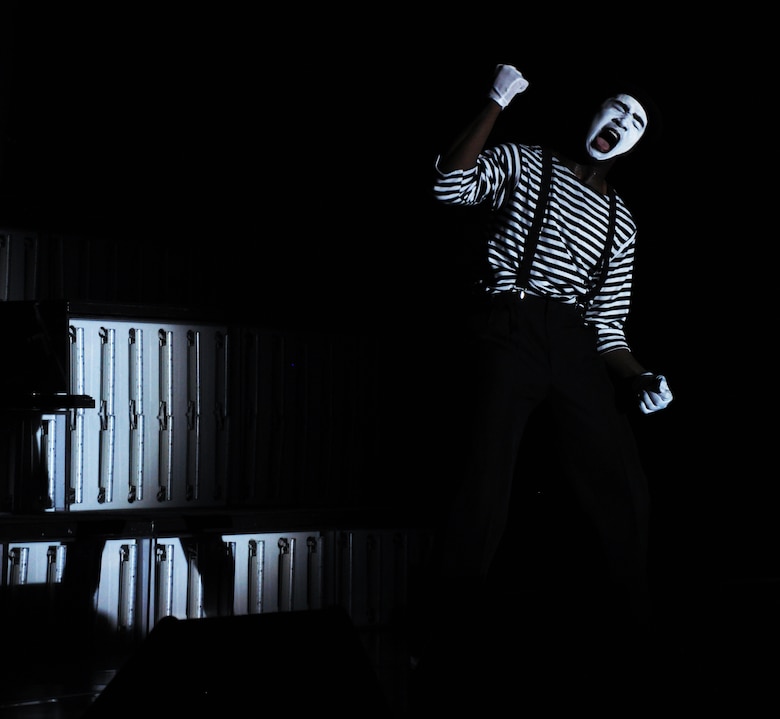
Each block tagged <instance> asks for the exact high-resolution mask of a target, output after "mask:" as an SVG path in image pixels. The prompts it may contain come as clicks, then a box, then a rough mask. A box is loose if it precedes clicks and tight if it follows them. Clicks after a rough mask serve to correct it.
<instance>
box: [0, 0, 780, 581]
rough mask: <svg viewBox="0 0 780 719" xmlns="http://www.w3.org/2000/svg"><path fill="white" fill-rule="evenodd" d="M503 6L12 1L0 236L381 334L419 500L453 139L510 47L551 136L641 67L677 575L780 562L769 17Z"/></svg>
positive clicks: (454, 262) (649, 309) (645, 229)
mask: <svg viewBox="0 0 780 719" xmlns="http://www.w3.org/2000/svg"><path fill="white" fill-rule="evenodd" d="M500 5H501V6H499V7H493V6H491V4H490V3H479V4H478V6H476V7H474V8H465V9H462V10H458V11H457V14H456V11H455V10H453V7H452V6H451V5H450V4H445V3H441V4H438V5H433V6H426V9H425V11H424V12H423V9H422V8H421V7H420V6H412V7H404V6H401V5H397V4H395V5H390V4H388V5H386V6H375V7H372V8H370V9H369V8H368V7H366V8H361V7H357V8H351V9H346V8H344V9H342V8H339V7H335V6H330V5H327V6H314V7H313V8H311V7H307V6H296V7H294V8H291V9H287V10H285V9H281V10H280V9H278V8H276V9H274V11H273V12H271V11H266V10H262V9H259V8H260V6H253V5H251V4H241V5H239V4H237V3H235V4H224V3H221V4H219V5H216V4H213V5H211V4H204V3H201V4H199V5H198V6H197V7H195V6H192V5H185V4H183V3H182V4H174V3H147V2H139V3H134V4H132V5H127V6H124V5H123V6H115V5H114V4H113V3H97V2H81V3H58V2H53V1H52V0H48V1H41V2H34V1H22V0H17V1H16V2H13V1H11V2H5V3H3V5H2V10H0V32H2V45H1V46H0V226H4V227H21V228H32V229H39V230H44V231H56V232H68V233H89V234H92V235H96V236H103V235H105V236H106V237H109V236H110V237H119V238H122V239H123V240H126V241H127V242H133V241H137V240H138V238H139V237H143V238H144V239H145V240H149V239H150V238H153V239H154V241H159V243H160V246H161V247H164V246H166V245H170V246H173V247H176V248H183V249H184V250H186V251H191V252H193V253H199V255H200V256H201V257H202V258H203V262H204V263H206V265H207V266H208V267H213V281H214V283H215V285H216V286H217V287H218V288H220V290H221V293H222V297H223V307H222V309H223V310H224V311H234V312H237V313H240V314H241V315H242V316H248V317H253V316H258V317H263V318H267V317H269V316H270V317H272V318H273V319H274V320H275V321H278V322H280V323H288V324H289V325H290V326H298V325H300V326H315V327H337V328H340V329H346V330H349V331H360V332H367V333H371V334H374V335H375V336H376V338H377V341H378V344H379V346H380V348H381V350H382V352H383V359H384V368H385V374H384V375H383V377H382V381H383V382H385V383H386V384H385V391H386V396H387V407H386V412H385V414H386V417H387V418H388V419H387V423H388V425H389V428H388V429H389V431H390V433H391V437H392V441H388V442H387V444H388V446H390V447H392V448H393V450H392V451H391V452H390V455H391V456H388V457H386V458H385V459H386V460H387V462H386V464H385V470H387V467H390V468H391V469H390V471H389V472H388V473H389V474H391V475H392V473H393V472H398V473H405V474H410V475H412V476H414V482H412V483H411V484H412V485H415V486H419V487H421V488H422V492H423V494H425V488H426V487H427V486H429V485H430V483H433V484H435V483H436V482H438V481H442V480H441V478H438V479H435V478H433V476H432V475H435V474H437V473H439V474H441V467H443V466H446V463H447V461H448V460H447V456H446V451H447V450H446V447H447V432H446V428H447V417H448V413H449V410H450V409H451V405H452V404H453V403H454V402H455V400H454V399H453V398H454V397H456V396H457V384H458V380H457V377H455V376H453V374H454V372H455V369H456V368H457V366H458V365H457V363H458V358H457V357H452V356H448V352H449V351H451V350H452V345H451V344H450V340H451V336H450V331H451V329H452V328H451V319H450V317H449V315H448V311H449V309H450V308H451V304H450V303H451V300H452V297H453V295H455V294H457V292H458V291H459V290H460V286H461V285H460V283H461V282H462V280H463V279H464V277H466V276H467V274H468V263H467V260H468V257H469V240H470V239H472V233H471V231H472V230H473V229H474V228H475V226H476V225H475V222H476V221H475V219H474V217H473V216H471V215H466V214H464V213H461V212H459V211H456V210H451V209H447V208H441V207H437V206H434V204H433V202H432V200H431V197H430V194H429V188H430V181H431V177H432V174H431V169H432V164H433V160H434V157H435V155H436V153H437V152H438V151H439V149H442V148H443V146H444V145H445V144H446V143H447V142H448V141H449V140H450V139H452V137H453V136H454V134H455V133H456V132H457V131H458V130H459V129H460V128H461V127H462V126H463V124H464V123H465V122H466V121H467V120H468V119H470V116H471V113H472V112H473V111H474V110H475V109H476V108H477V107H478V105H479V103H481V102H482V101H483V98H484V95H485V93H486V92H487V89H488V88H489V85H490V82H491V79H492V72H493V68H494V67H495V65H496V64H497V63H499V62H508V63H513V64H516V65H517V66H518V67H519V68H520V69H521V70H522V71H523V72H524V74H525V75H526V77H527V78H528V79H529V80H530V82H531V87H530V88H529V91H528V92H527V93H526V96H525V97H523V98H522V99H521V101H520V102H517V103H514V104H513V105H512V106H511V107H510V108H509V110H507V111H506V112H505V113H504V114H503V115H502V117H501V118H500V123H499V126H498V127H497V129H496V137H497V138H501V137H506V138H513V139H539V140H542V141H557V140H558V139H561V138H563V137H564V135H565V131H566V129H567V128H568V126H569V122H570V121H571V120H574V119H575V117H576V116H577V113H578V111H579V109H580V104H581V102H587V101H589V99H590V98H591V91H592V90H594V88H600V87H601V86H602V84H603V83H604V82H607V83H608V82H611V81H612V80H616V79H619V78H623V77H626V78H631V79H632V80H634V81H638V82H639V83H640V84H642V85H644V86H645V87H646V88H647V89H648V90H649V91H650V92H651V93H652V94H653V96H654V97H655V99H656V102H657V104H658V105H659V106H660V108H661V110H662V113H663V118H664V132H663V135H662V136H661V137H660V138H658V140H657V141H656V142H654V144H652V145H651V146H649V147H648V148H645V149H643V150H642V151H641V152H638V153H636V155H635V156H634V157H631V158H629V159H627V161H626V163H625V165H624V166H620V167H618V168H616V169H615V172H614V174H613V176H612V178H611V179H612V181H613V183H614V184H615V186H616V187H617V189H618V191H619V192H620V193H621V194H622V195H623V196H624V198H625V199H626V200H627V202H628V203H629V204H630V206H631V207H632V208H633V210H634V212H635V214H636V217H637V220H638V222H639V225H640V232H641V239H640V248H639V250H638V253H639V254H638V266H637V281H636V297H635V302H634V309H633V312H632V317H631V320H630V327H629V335H630V338H631V339H632V344H633V347H634V350H635V351H636V353H637V354H638V356H639V357H640V358H641V359H642V361H643V362H644V363H645V364H646V365H647V366H648V367H650V368H652V369H654V370H656V371H659V372H663V373H665V374H666V375H667V377H668V379H669V382H670V384H671V387H672V389H673V391H674V392H675V402H674V403H673V404H672V405H671V406H670V407H669V408H668V410H666V411H665V412H663V413H661V414H659V415H656V416H651V417H648V418H643V419H641V421H640V422H637V432H638V437H639V440H640V444H641V446H642V451H643V453H644V454H645V456H646V460H647V464H648V469H649V471H650V474H651V477H652V482H653V488H654V489H653V492H654V496H655V501H656V505H657V512H658V514H657V516H658V520H657V523H658V530H657V531H658V532H659V534H660V536H661V537H662V539H663V540H664V541H663V542H662V546H663V547H664V551H666V552H668V554H669V558H670V559H671V560H672V561H673V562H675V564H676V565H677V566H678V567H679V568H680V572H681V573H684V572H687V571H692V572H701V573H705V574H706V573H707V572H715V573H722V574H727V575H730V576H756V575H761V576H774V575H776V573H777V556H778V552H777V549H778V546H777V543H778V536H777V535H778V532H777V521H776V516H777V508H778V490H777V488H776V484H777V467H776V459H775V452H774V442H775V438H774V432H773V433H772V434H771V435H770V427H771V426H772V425H774V423H775V420H774V419H773V418H772V412H773V411H774V409H775V403H774V402H773V401H771V397H772V389H773V388H774V385H775V383H774V381H773V377H774V375H775V374H776V369H775V366H774V362H773V361H772V359H773V357H772V355H773V354H774V350H773V348H772V347H771V346H770V342H772V330H773V329H774V326H775V318H774V288H775V280H774V279H773V278H772V279H770V278H768V275H769V266H770V264H769V263H770V262H771V261H772V260H773V259H774V256H773V254H770V249H771V246H769V245H768V243H767V242H766V241H765V238H768V237H772V236H773V235H774V234H775V229H774V223H773V222H772V220H773V219H774V218H773V201H771V202H769V203H767V199H768V195H769V192H768V191H767V190H766V189H764V188H767V187H771V184H768V183H771V182H772V180H771V179H769V180H767V178H766V174H765V173H766V169H767V167H768V168H770V170H771V163H767V159H768V158H767V154H768V152H770V151H773V152H775V153H776V150H775V149H774V143H773V142H772V140H773V137H772V135H773V133H774V124H773V122H772V117H773V112H774V110H773V108H772V103H771V102H770V99H771V96H772V92H773V90H774V87H775V80H774V78H772V77H771V75H770V74H769V67H770V65H769V64H768V61H769V58H768V55H767V54H765V53H766V52H767V51H765V50H763V48H765V47H771V45H766V44H765V43H764V42H763V40H762V35H763V33H764V30H763V28H765V27H767V26H768V25H771V23H769V20H768V19H767V18H765V17H762V15H761V13H755V12H745V13H743V14H742V15H741V16H739V17H734V15H733V14H732V13H731V12H730V13H729V15H728V16H727V15H726V14H725V13H724V14H723V15H722V16H719V15H715V14H712V13H711V11H710V10H708V11H707V14H706V15H705V14H701V15H699V14H696V13H690V14H688V15H689V16H688V17H687V18H686V19H681V18H680V17H679V16H678V13H677V11H676V9H675V8H671V9H663V8H659V7H658V6H657V5H654V6H652V7H649V6H641V7H637V8H635V9H631V8H628V7H623V8H617V10H618V12H616V8H614V7H612V6H603V5H602V6H592V5H590V4H586V6H585V7H583V8H582V9H580V10H577V11H576V15H574V16H573V15H571V14H570V12H571V11H569V10H563V9H561V8H557V6H556V9H555V10H549V11H545V10H539V9H532V8H528V7H522V8H514V7H513V8H511V9H509V10H507V7H506V6H507V4H506V3H502V4H500ZM423 15H424V17H423ZM736 48H739V52H737V50H736ZM521 103H522V104H521ZM765 248H766V250H765ZM770 293H771V295H772V296H770ZM767 399H769V401H766V400H767ZM442 428H445V429H442ZM367 481H368V480H367ZM412 501H413V498H412Z"/></svg>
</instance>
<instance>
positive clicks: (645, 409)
mask: <svg viewBox="0 0 780 719" xmlns="http://www.w3.org/2000/svg"><path fill="white" fill-rule="evenodd" d="M635 388H636V392H637V396H638V397H639V410H640V411H641V412H642V414H651V413H653V412H657V411H658V410H659V409H664V407H666V406H667V405H668V404H669V402H671V401H672V399H673V397H672V390H670V389H669V385H668V384H667V382H666V377H664V376H663V375H662V374H653V373H652V372H645V373H644V374H642V375H640V376H639V377H637V379H636V384H635Z"/></svg>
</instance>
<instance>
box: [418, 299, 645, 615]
mask: <svg viewBox="0 0 780 719" xmlns="http://www.w3.org/2000/svg"><path fill="white" fill-rule="evenodd" d="M470 325H471V326H470V330H471V332H472V333H473V342H474V345H473V354H472V359H473V362H474V367H473V370H474V372H473V383H472V384H471V389H470V392H472V393H473V394H472V395H471V400H470V401H469V402H467V404H466V406H467V407H468V408H469V409H468V412H467V414H468V416H469V420H468V421H469V430H468V431H467V432H466V433H465V434H464V439H463V441H462V442H460V443H459V444H460V445H461V447H459V448H457V450H456V451H457V452H458V454H459V456H460V451H461V450H463V451H464V455H463V456H462V461H459V462H457V463H456V466H457V467H459V468H462V470H463V475H462V477H461V478H460V480H459V485H458V488H457V490H456V491H454V492H453V494H452V496H451V500H452V501H451V508H450V511H449V513H447V514H446V517H445V519H444V522H443V525H442V526H441V529H440V531H439V532H438V533H437V537H436V540H435V542H434V544H433V549H432V554H431V556H432V567H433V573H432V574H431V575H430V577H429V578H430V579H431V580H432V581H433V582H434V584H435V585H436V586H437V587H438V589H439V590H440V593H441V592H446V593H447V594H448V595H449V596H439V597H438V598H437V599H436V600H435V603H436V604H437V605H438V606H439V607H442V606H444V605H446V604H448V603H449V604H450V605H452V602H453V601H454V602H457V601H458V597H460V598H461V599H462V598H463V597H466V596H468V595H469V594H470V593H471V592H473V591H479V589H480V587H481V586H482V585H484V583H485V581H486V579H487V576H488V572H489V571H490V568H491V563H492V562H493V559H494V557H495V556H496V552H497V549H498V547H499V544H500V542H501V540H502V538H503V536H504V533H505V531H506V528H507V522H508V513H509V507H510V497H511V495H512V485H513V482H517V481H521V482H522V481H523V480H524V475H523V457H522V456H520V454H521V453H520V448H521V440H522V438H523V435H524V431H525V429H526V427H527V424H528V422H529V418H530V417H531V416H532V414H533V413H534V412H535V411H536V410H537V409H538V408H539V407H540V406H541V405H542V404H543V403H544V405H545V416H546V417H549V418H550V419H551V421H552V424H553V426H552V427H551V428H550V432H551V433H555V435H556V438H557V439H556V443H555V445H554V446H555V447H556V453H557V454H556V457H555V463H554V465H555V471H559V472H560V471H561V468H563V470H564V471H563V473H564V474H565V477H563V478H562V479H564V480H565V481H568V482H569V483H570V488H571V491H572V494H573V496H574V497H575V498H576V501H577V503H578V505H579V507H580V509H581V510H582V512H583V514H584V516H585V517H586V518H587V521H588V522H589V523H591V524H592V526H593V529H594V530H595V533H596V536H597V537H598V544H599V546H600V550H601V551H602V553H603V558H602V559H603V564H604V567H605V576H606V577H607V579H606V581H605V583H604V589H605V590H606V591H607V592H608V596H609V598H610V601H611V602H612V607H611V609H610V612H612V611H613V610H614V611H615V612H616V613H615V615H614V616H626V615H630V616H632V617H636V618H637V619H639V620H640V621H644V619H645V618H646V617H647V616H648V612H649V597H648V591H647V540H648V521H649V495H648V488H647V481H646V477H645V474H644V472H643V469H642V466H641V462H640V458H639V454H638V451H637V447H636V443H635V438H634V436H633V432H632V428H631V424H630V421H629V419H628V417H627V416H626V415H625V413H624V412H623V411H622V410H621V409H619V407H618V405H617V402H616V394H615V384H614V382H613V381H612V379H611V377H610V376H609V373H608V370H607V367H606V364H605V363H604V360H603V358H602V357H600V356H599V354H598V353H597V352H596V349H595V348H596V334H595V330H594V329H593V328H591V327H588V326H586V325H585V324H584V322H583V320H582V318H581V316H580V314H579V312H578V311H577V310H576V309H575V308H573V307H571V306H569V305H564V304H562V303H558V302H554V301H550V300H545V299H543V298H539V297H534V296H529V295H526V296H525V297H524V298H522V299H521V298H520V297H519V295H516V294H510V293H506V294H500V295H494V296H492V297H486V298H480V299H479V300H478V306H477V307H476V309H475V310H474V312H473V313H472V314H471V320H470ZM466 381H470V380H466ZM558 453H559V454H558ZM551 464H553V463H552V462H551ZM450 608H452V606H450Z"/></svg>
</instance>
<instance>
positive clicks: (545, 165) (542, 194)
mask: <svg viewBox="0 0 780 719" xmlns="http://www.w3.org/2000/svg"><path fill="white" fill-rule="evenodd" d="M551 177H552V153H551V152H550V151H549V150H548V149H546V148H545V149H543V150H542V182H541V187H540V188H539V199H538V201H537V203H536V207H537V212H536V213H535V214H534V220H533V223H532V224H531V227H530V229H529V230H528V237H527V239H526V241H525V249H524V251H523V257H522V259H521V260H520V266H519V267H518V268H517V276H516V278H515V288H514V291H515V292H519V293H520V295H521V296H522V295H523V294H524V293H525V283H526V281H527V280H528V275H529V273H530V271H531V258H532V257H533V256H534V252H536V244H537V242H538V240H539V233H540V232H541V229H542V222H543V220H544V211H545V209H546V207H547V197H548V195H549V193H550V178H551ZM616 216H617V200H616V198H615V190H614V189H613V188H612V187H610V188H609V226H608V227H607V239H606V242H605V243H604V251H603V252H602V253H601V257H600V258H599V263H598V266H597V268H596V271H597V272H598V273H599V277H598V279H597V281H596V283H595V284H594V285H593V286H592V287H591V288H590V289H589V290H588V292H587V293H586V294H584V295H580V296H579V297H577V306H578V307H579V308H580V309H581V310H582V311H583V312H584V310H585V308H586V307H587V305H588V303H589V302H590V301H591V300H592V299H593V298H594V297H595V296H596V294H597V293H598V291H599V290H600V289H601V286H602V285H603V284H604V281H605V280H606V278H607V270H606V268H607V264H608V262H609V252H610V248H611V247H612V238H613V235H614V233H615V220H616Z"/></svg>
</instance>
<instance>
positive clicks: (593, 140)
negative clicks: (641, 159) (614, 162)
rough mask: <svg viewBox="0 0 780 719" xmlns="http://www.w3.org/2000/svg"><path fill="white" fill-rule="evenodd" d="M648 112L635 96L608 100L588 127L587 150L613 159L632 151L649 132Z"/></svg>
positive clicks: (595, 154)
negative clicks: (646, 130)
mask: <svg viewBox="0 0 780 719" xmlns="http://www.w3.org/2000/svg"><path fill="white" fill-rule="evenodd" d="M646 128H647V112H645V108H644V107H642V105H640V104H639V102H638V101H637V100H635V99H634V98H633V97H631V95H626V94H622V93H621V94H620V95H615V96H614V97H610V98H609V99H607V100H606V101H605V102H604V103H603V104H602V106H601V109H600V110H599V111H598V112H597V113H596V116H595V117H594V118H593V122H592V123H591V125H590V130H588V136H587V139H586V142H585V149H586V151H587V153H588V155H590V156H591V157H592V158H593V159H594V160H609V159H610V158H612V157H617V156H618V155H623V154H624V153H626V152H628V151H629V150H630V149H631V148H632V147H634V145H636V143H637V142H639V139H640V138H641V137H642V135H644V134H645V129H646Z"/></svg>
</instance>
